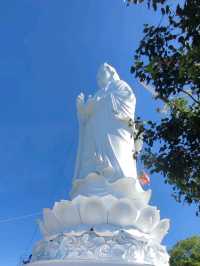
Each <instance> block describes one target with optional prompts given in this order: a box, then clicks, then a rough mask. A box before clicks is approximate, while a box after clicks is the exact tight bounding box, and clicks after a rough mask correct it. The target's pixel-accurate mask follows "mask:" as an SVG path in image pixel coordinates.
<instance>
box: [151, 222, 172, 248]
mask: <svg viewBox="0 0 200 266" xmlns="http://www.w3.org/2000/svg"><path fill="white" fill-rule="evenodd" d="M169 227H170V220H169V219H163V220H161V221H160V222H159V224H158V225H157V226H156V227H155V228H154V230H153V231H152V233H151V236H152V238H154V239H155V240H156V241H158V242H159V243H161V241H162V240H163V238H164V237H165V235H166V234H167V233H168V230H169Z"/></svg>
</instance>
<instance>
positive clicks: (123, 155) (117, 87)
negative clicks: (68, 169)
mask: <svg viewBox="0 0 200 266" xmlns="http://www.w3.org/2000/svg"><path fill="white" fill-rule="evenodd" d="M135 105H136V99H135V96H134V94H133V91H132V89H131V88H130V86H129V85H128V84H127V83H126V82H124V81H122V80H117V81H112V82H110V83H109V84H108V85H107V87H106V88H105V89H100V90H99V91H97V93H96V94H95V95H94V96H93V97H91V98H89V99H88V101H87V102H86V103H85V104H84V108H83V111H82V112H83V113H82V114H81V116H82V119H81V120H80V121H79V122H80V125H79V126H80V135H79V149H78V156H77V162H76V171H75V175H74V179H83V178H85V177H87V175H88V174H90V173H92V172H96V173H98V174H100V175H103V176H105V177H106V178H107V180H108V181H111V182H113V181H116V180H118V179H119V178H126V177H133V178H134V179H136V178H137V173H136V163H135V160H134V158H133V152H134V139H133V137H132V130H133V128H131V127H130V126H129V122H130V120H131V121H134V112H135Z"/></svg>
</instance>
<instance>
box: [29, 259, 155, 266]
mask: <svg viewBox="0 0 200 266" xmlns="http://www.w3.org/2000/svg"><path fill="white" fill-rule="evenodd" d="M130 265H131V266H154V265H152V264H140V263H139V264H138V263H133V262H130V263H125V262H117V261H116V262H114V261H113V262H107V261H101V262H99V261H95V260H94V261H80V260H71V261H59V260H52V261H41V262H34V263H31V264H28V266H130Z"/></svg>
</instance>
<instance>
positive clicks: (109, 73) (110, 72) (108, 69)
mask: <svg viewBox="0 0 200 266" xmlns="http://www.w3.org/2000/svg"><path fill="white" fill-rule="evenodd" d="M119 79H120V78H119V75H118V74H117V71H116V70H115V69H114V67H112V66H111V65H109V64H107V63H104V64H102V65H101V66H100V68H99V70H98V72H97V83H98V85H99V87H100V88H102V89H103V88H105V87H106V86H107V85H108V83H110V81H114V80H119Z"/></svg>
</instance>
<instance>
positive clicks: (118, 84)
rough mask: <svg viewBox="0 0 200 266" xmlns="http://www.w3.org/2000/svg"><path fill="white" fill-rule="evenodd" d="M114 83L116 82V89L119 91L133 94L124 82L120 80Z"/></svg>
mask: <svg viewBox="0 0 200 266" xmlns="http://www.w3.org/2000/svg"><path fill="white" fill-rule="evenodd" d="M115 82H116V87H117V88H118V89H119V90H126V91H128V92H130V93H133V90H132V88H131V87H130V85H129V84H128V83H127V82H126V81H124V80H122V79H120V80H117V81H115Z"/></svg>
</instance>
